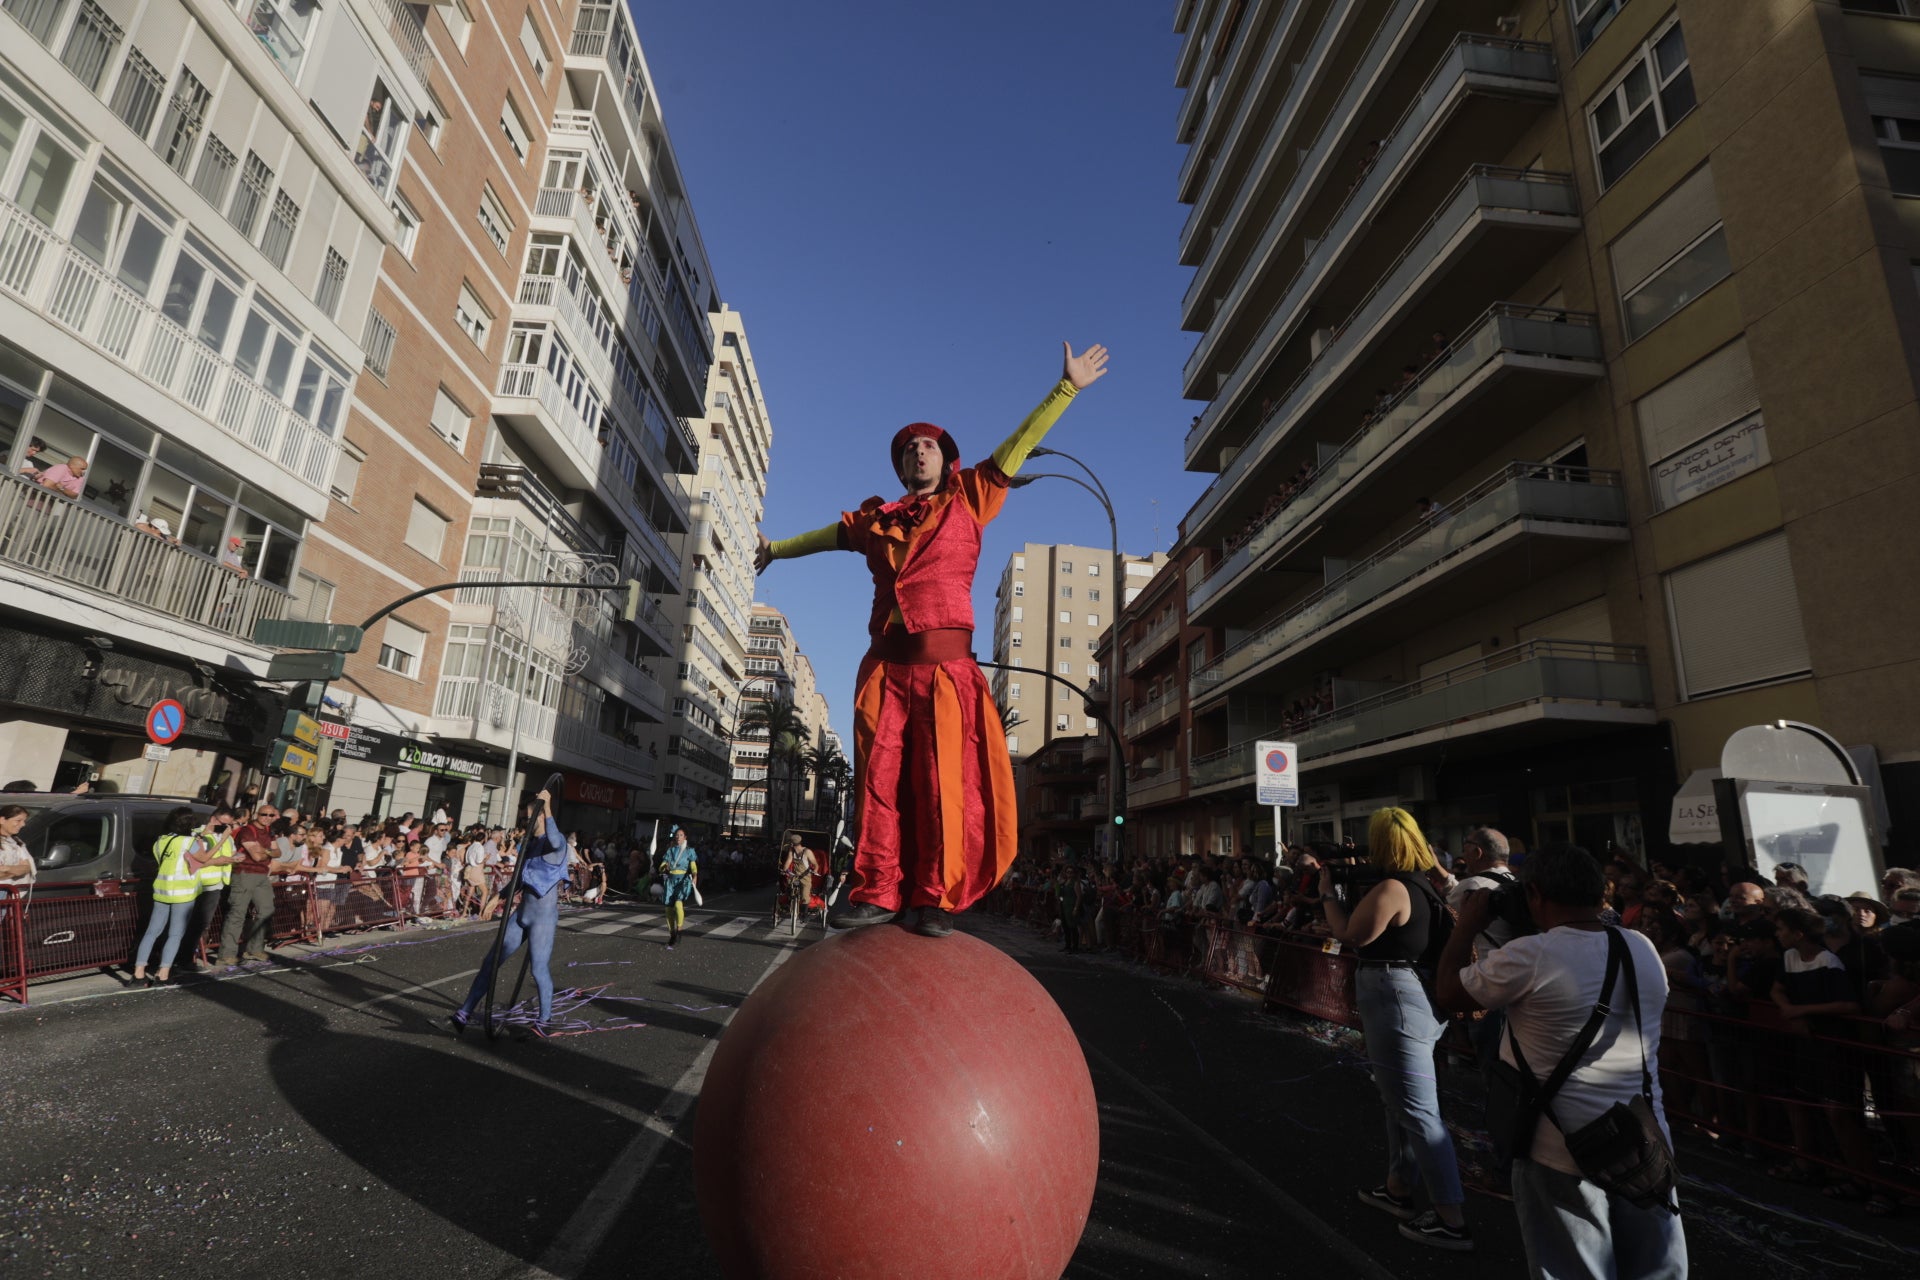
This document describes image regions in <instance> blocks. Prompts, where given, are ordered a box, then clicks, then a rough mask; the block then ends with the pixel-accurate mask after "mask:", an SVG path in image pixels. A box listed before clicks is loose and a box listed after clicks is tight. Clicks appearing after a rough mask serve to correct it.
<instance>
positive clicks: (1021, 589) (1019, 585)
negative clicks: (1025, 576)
mask: <svg viewBox="0 0 1920 1280" xmlns="http://www.w3.org/2000/svg"><path fill="white" fill-rule="evenodd" d="M1013 594H1015V595H1016V596H1024V595H1025V594H1027V584H1026V583H1024V582H1016V583H1014V584H1013Z"/></svg>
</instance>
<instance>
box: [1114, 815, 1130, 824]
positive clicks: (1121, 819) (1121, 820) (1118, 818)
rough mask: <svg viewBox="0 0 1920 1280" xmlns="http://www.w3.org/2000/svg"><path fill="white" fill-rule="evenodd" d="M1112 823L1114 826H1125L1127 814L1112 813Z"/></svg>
mask: <svg viewBox="0 0 1920 1280" xmlns="http://www.w3.org/2000/svg"><path fill="white" fill-rule="evenodd" d="M1113 825H1114V826H1116V827H1124V826H1126V825H1127V815H1126V814H1124V813H1116V814H1114V815H1113Z"/></svg>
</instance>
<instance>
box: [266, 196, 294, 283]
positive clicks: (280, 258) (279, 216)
mask: <svg viewBox="0 0 1920 1280" xmlns="http://www.w3.org/2000/svg"><path fill="white" fill-rule="evenodd" d="M299 225H300V206H299V205H297V204H295V203H294V202H293V197H292V196H290V195H288V194H287V193H286V190H285V189H284V188H283V189H281V190H280V191H278V192H276V193H275V194H274V197H273V212H272V213H270V214H268V215H267V226H266V230H264V231H262V232H261V233H260V252H261V253H264V254H266V255H267V261H268V262H271V263H272V264H273V265H274V266H276V267H282V268H284V267H285V266H286V265H287V251H288V250H290V249H292V248H293V232H294V229H295V228H296V227H298V226H299Z"/></svg>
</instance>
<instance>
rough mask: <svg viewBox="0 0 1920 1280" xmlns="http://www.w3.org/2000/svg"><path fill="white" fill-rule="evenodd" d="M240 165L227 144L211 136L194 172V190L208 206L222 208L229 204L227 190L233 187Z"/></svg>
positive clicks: (201, 152) (202, 150)
mask: <svg viewBox="0 0 1920 1280" xmlns="http://www.w3.org/2000/svg"><path fill="white" fill-rule="evenodd" d="M239 163H240V162H239V161H238V160H236V159H235V158H234V154H233V152H231V151H229V150H227V144H226V143H224V142H222V141H220V139H218V138H215V137H213V136H211V135H209V136H208V138H207V145H206V146H205V147H204V148H202V149H201V151H200V165H199V167H198V168H196V169H195V170H194V171H193V189H194V190H195V191H198V192H199V193H200V197H201V199H203V200H205V201H206V202H207V203H208V204H210V205H212V206H213V207H214V208H216V209H218V208H220V207H221V206H223V205H225V204H226V202H227V189H228V188H229V187H231V186H232V185H233V171H234V169H235V167H237V166H238V164H239Z"/></svg>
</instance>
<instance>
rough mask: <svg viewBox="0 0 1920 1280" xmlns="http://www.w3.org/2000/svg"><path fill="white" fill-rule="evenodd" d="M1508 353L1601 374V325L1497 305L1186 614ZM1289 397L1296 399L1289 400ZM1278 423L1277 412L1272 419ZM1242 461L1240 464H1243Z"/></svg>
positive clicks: (1256, 535) (1211, 500) (1339, 454)
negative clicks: (1584, 366) (1579, 366)
mask: <svg viewBox="0 0 1920 1280" xmlns="http://www.w3.org/2000/svg"><path fill="white" fill-rule="evenodd" d="M1506 355H1514V356H1535V357H1542V358H1545V359H1548V360H1560V361H1567V362H1569V367H1572V364H1573V362H1582V363H1584V364H1587V365H1590V366H1591V367H1592V369H1593V371H1594V372H1595V373H1598V372H1599V364H1598V362H1599V360H1600V358H1601V350H1600V330H1599V328H1598V327H1597V326H1596V325H1595V323H1594V318H1593V317H1592V316H1591V315H1586V314H1583V313H1580V312H1574V311H1561V310H1558V309H1555V308H1547V307H1518V306H1514V305H1512V304H1510V303H1496V304H1495V305H1494V306H1493V307H1492V308H1490V309H1489V310H1488V311H1487V313H1486V314H1485V315H1484V316H1483V317H1482V318H1481V319H1480V320H1479V322H1478V323H1476V324H1475V325H1474V326H1473V327H1472V328H1471V329H1469V330H1468V331H1467V332H1466V334H1465V335H1464V336H1462V337H1460V338H1457V339H1455V340H1454V342H1453V343H1452V345H1451V346H1449V347H1448V348H1447V349H1446V350H1445V351H1444V352H1442V353H1441V354H1440V355H1438V356H1436V357H1435V358H1434V359H1433V361H1432V362H1431V363H1429V364H1428V365H1427V367H1426V369H1425V370H1423V371H1422V372H1421V374H1420V376H1419V377H1418V379H1417V380H1416V381H1415V382H1414V383H1413V384H1412V385H1411V386H1409V387H1407V388H1406V389H1405V390H1404V391H1402V392H1401V393H1400V394H1399V396H1398V397H1397V398H1396V399H1395V400H1393V401H1392V402H1391V403H1390V404H1388V405H1387V406H1385V407H1384V408H1383V409H1381V410H1380V411H1379V412H1378V413H1377V414H1376V415H1375V417H1374V418H1373V420H1372V421H1371V422H1368V423H1367V424H1366V425H1364V426H1363V427H1361V428H1360V430H1359V431H1357V432H1356V433H1354V435H1353V436H1351V437H1350V438H1349V439H1348V440H1347V442H1346V443H1345V444H1343V445H1341V446H1340V448H1339V449H1338V450H1337V451H1336V452H1335V453H1334V454H1333V455H1332V456H1331V457H1329V458H1327V459H1325V460H1324V461H1322V462H1321V463H1319V465H1318V466H1316V467H1315V469H1314V472H1313V475H1312V476H1311V478H1309V479H1308V480H1307V481H1306V483H1305V484H1303V485H1302V486H1301V487H1300V490H1299V491H1298V492H1297V493H1295V494H1294V496H1293V498H1292V500H1291V501H1290V502H1288V503H1287V504H1286V505H1285V506H1283V507H1281V508H1280V509H1279V510H1278V511H1276V512H1274V513H1273V515H1271V516H1269V517H1268V518H1267V521H1266V523H1265V524H1263V525H1261V526H1260V527H1259V528H1257V529H1256V530H1254V532H1253V534H1252V535H1251V536H1250V537H1249V538H1248V539H1247V541H1246V542H1245V543H1243V544H1242V545H1241V546H1239V547H1238V548H1236V549H1235V550H1234V551H1233V553H1232V554H1231V555H1229V556H1227V557H1226V558H1225V559H1223V560H1221V561H1220V563H1219V564H1217V565H1215V566H1214V568H1213V569H1212V570H1211V571H1210V572H1209V573H1208V574H1207V575H1206V577H1205V578H1204V579H1202V581H1201V582H1200V584H1199V585H1198V586H1197V587H1193V588H1191V589H1190V590H1189V591H1188V593H1187V614H1188V616H1189V617H1192V616H1193V615H1194V613H1195V612H1196V611H1197V610H1198V609H1199V608H1200V607H1201V606H1202V605H1204V604H1205V603H1206V602H1207V601H1208V600H1210V599H1212V598H1213V597H1214V596H1215V595H1216V594H1218V593H1219V592H1220V590H1221V589H1222V588H1224V587H1226V586H1228V585H1229V584H1231V583H1232V582H1233V581H1234V580H1235V579H1236V578H1237V577H1238V576H1239V575H1240V574H1241V573H1243V572H1245V570H1246V569H1247V568H1248V567H1249V566H1250V565H1252V564H1254V563H1256V562H1257V561H1259V559H1260V558H1261V557H1263V556H1264V555H1266V553H1267V552H1268V551H1269V550H1271V549H1272V548H1273V547H1274V546H1276V545H1278V543H1279V542H1280V541H1281V540H1282V539H1283V538H1285V537H1286V536H1287V535H1288V534H1290V533H1292V532H1293V531H1294V530H1295V529H1298V528H1301V527H1303V525H1304V524H1305V523H1306V522H1307V521H1308V520H1309V518H1310V517H1313V516H1315V515H1317V514H1318V513H1319V512H1320V511H1321V510H1322V508H1324V507H1325V505H1326V503H1327V502H1328V500H1329V499H1330V498H1332V497H1333V495H1335V494H1337V493H1339V492H1340V491H1341V489H1343V488H1344V487H1345V485H1346V484H1347V482H1348V481H1349V480H1352V479H1353V478H1354V477H1355V476H1356V475H1358V474H1360V472H1361V471H1363V470H1365V469H1366V468H1367V467H1368V466H1369V465H1371V464H1372V463H1373V462H1374V461H1375V460H1376V459H1378V458H1379V457H1381V455H1383V454H1385V453H1386V452H1387V451H1388V449H1390V448H1392V447H1393V446H1394V445H1396V444H1398V443H1399V442H1400V441H1401V440H1403V439H1405V438H1406V437H1407V436H1408V435H1409V434H1411V433H1412V432H1414V431H1415V430H1416V428H1418V427H1419V425H1420V424H1421V423H1422V422H1423V421H1424V420H1425V419H1426V418H1427V415H1428V414H1429V413H1431V412H1432V411H1433V410H1434V409H1435V408H1436V407H1438V406H1439V405H1441V404H1443V403H1444V402H1445V401H1446V400H1447V398H1448V397H1450V396H1451V395H1453V393H1454V392H1455V391H1457V390H1459V389H1460V388H1461V387H1462V386H1464V385H1466V384H1467V383H1468V382H1470V381H1472V380H1473V379H1474V378H1475V377H1477V376H1478V375H1479V373H1480V371H1481V370H1482V369H1484V368H1486V367H1487V366H1489V365H1490V364H1492V363H1493V362H1494V361H1495V360H1497V359H1499V358H1501V357H1502V356H1506ZM1289 399H1290V401H1291V400H1292V399H1293V397H1290V398H1289ZM1277 421H1279V419H1278V417H1277V416H1276V417H1275V418H1273V419H1269V423H1270V424H1272V423H1274V422H1277ZM1280 438H1281V437H1280V436H1278V435H1275V436H1274V437H1273V438H1272V439H1270V440H1268V441H1267V442H1266V444H1265V446H1264V447H1263V448H1262V449H1261V450H1260V451H1259V453H1260V454H1270V453H1271V452H1272V451H1274V450H1275V449H1277V448H1278V447H1279V442H1280ZM1258 460H1259V457H1258V456H1257V455H1256V452H1255V451H1254V450H1253V449H1251V448H1249V449H1248V450H1245V451H1243V452H1242V454H1241V456H1240V457H1239V458H1236V459H1235V460H1234V465H1233V466H1231V467H1229V468H1228V469H1227V470H1226V471H1223V472H1221V474H1220V477H1219V479H1217V480H1215V481H1214V482H1213V484H1212V486H1210V487H1209V488H1208V490H1207V493H1206V495H1205V496H1203V497H1202V498H1201V500H1200V502H1199V503H1197V504H1195V507H1194V510H1193V512H1192V513H1191V514H1189V515H1188V517H1187V525H1188V528H1189V529H1193V528H1196V527H1198V525H1199V523H1200V522H1201V521H1202V520H1204V519H1205V517H1206V515H1207V514H1209V513H1211V512H1212V511H1214V510H1217V509H1218V507H1219V506H1220V503H1221V502H1222V501H1223V500H1224V498H1225V496H1226V494H1227V493H1228V492H1229V491H1230V490H1231V489H1233V488H1234V487H1235V486H1236V485H1238V484H1240V483H1241V482H1242V481H1244V480H1245V479H1246V477H1247V476H1248V474H1249V473H1251V472H1252V471H1253V469H1254V466H1255V464H1256V462H1257V461H1258ZM1243 464H1244V465H1243Z"/></svg>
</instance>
